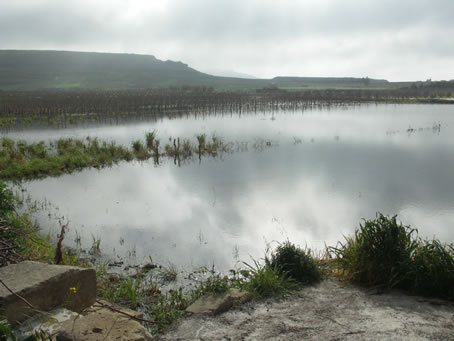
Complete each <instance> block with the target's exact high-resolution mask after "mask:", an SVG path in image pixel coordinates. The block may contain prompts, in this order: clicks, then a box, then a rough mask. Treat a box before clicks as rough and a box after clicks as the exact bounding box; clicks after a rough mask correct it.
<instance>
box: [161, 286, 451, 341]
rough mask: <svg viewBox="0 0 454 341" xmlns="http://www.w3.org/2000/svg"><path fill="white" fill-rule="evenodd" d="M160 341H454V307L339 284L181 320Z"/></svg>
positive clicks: (400, 294) (399, 294)
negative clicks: (218, 313)
mask: <svg viewBox="0 0 454 341" xmlns="http://www.w3.org/2000/svg"><path fill="white" fill-rule="evenodd" d="M160 339H161V340H454V304H453V303H452V302H451V303H450V302H446V301H442V300H434V299H427V298H422V297H419V296H409V295H407V294H403V293H400V292H396V291H392V292H386V293H380V292H378V291H377V290H370V289H364V288H359V287H356V286H353V285H351V284H348V283H344V282H339V281H336V280H326V281H324V282H322V283H321V284H319V285H316V286H313V287H307V288H303V289H302V290H300V291H299V292H298V293H297V294H296V295H292V296H287V297H282V298H272V299H267V300H262V301H254V302H250V303H248V304H245V305H243V306H239V307H236V308H233V309H231V310H230V311H228V312H226V313H224V314H221V315H218V316H209V315H193V316H190V317H187V318H184V319H182V320H181V321H180V322H178V323H177V324H176V325H175V326H173V327H172V328H171V329H170V330H169V331H168V332H167V333H166V334H164V335H161V336H160Z"/></svg>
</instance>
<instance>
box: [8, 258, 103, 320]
mask: <svg viewBox="0 0 454 341" xmlns="http://www.w3.org/2000/svg"><path fill="white" fill-rule="evenodd" d="M0 279H1V280H2V281H3V282H4V283H5V284H6V285H7V286H8V287H9V288H10V289H11V290H12V291H13V292H15V293H16V294H18V295H20V296H21V297H23V298H25V299H26V300H27V301H28V302H30V303H31V304H32V305H33V306H34V307H36V308H37V309H38V310H40V311H50V310H52V309H55V308H59V307H64V308H67V309H69V310H72V311H75V312H81V311H82V310H83V309H85V308H87V307H89V306H91V305H92V304H93V303H94V302H95V299H96V272H95V270H94V269H85V268H79V267H74V266H63V265H50V264H44V263H39V262H32V261H26V262H22V263H19V264H13V265H9V266H6V267H2V268H0ZM36 313H37V312H36V311H35V310H34V309H32V308H30V307H29V306H28V305H27V304H26V303H25V302H24V301H23V300H21V299H20V298H18V297H17V296H16V295H14V294H12V293H11V292H10V291H8V290H7V289H6V288H5V287H4V286H3V285H1V284H0V316H3V317H6V319H7V320H8V321H9V322H10V323H11V324H13V325H14V324H17V323H18V322H21V321H24V320H26V319H27V318H29V317H30V316H33V315H35V314H36Z"/></svg>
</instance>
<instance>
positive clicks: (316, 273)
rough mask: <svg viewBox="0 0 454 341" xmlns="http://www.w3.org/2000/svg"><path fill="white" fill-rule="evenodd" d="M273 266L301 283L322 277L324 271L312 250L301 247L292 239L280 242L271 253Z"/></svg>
mask: <svg viewBox="0 0 454 341" xmlns="http://www.w3.org/2000/svg"><path fill="white" fill-rule="evenodd" d="M271 267H272V268H277V269H279V270H280V272H281V273H285V274H286V275H287V276H288V277H289V278H292V279H294V280H296V281H298V282H301V283H314V282H318V281H320V279H321V278H322V271H321V270H320V267H319V265H318V263H317V261H316V260H315V259H314V258H313V257H312V256H311V253H310V250H306V251H305V250H303V249H300V248H299V247H296V246H295V245H294V244H292V243H290V241H286V242H285V243H283V244H280V245H279V246H278V247H277V248H276V250H275V251H274V252H273V253H272V254H271Z"/></svg>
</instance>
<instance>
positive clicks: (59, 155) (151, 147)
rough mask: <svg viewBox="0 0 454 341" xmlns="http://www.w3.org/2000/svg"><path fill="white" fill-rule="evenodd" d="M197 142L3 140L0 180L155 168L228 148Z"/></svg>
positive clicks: (209, 140) (203, 138) (215, 141)
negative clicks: (125, 166)
mask: <svg viewBox="0 0 454 341" xmlns="http://www.w3.org/2000/svg"><path fill="white" fill-rule="evenodd" d="M196 138H197V141H196V142H195V141H194V142H193V141H190V140H187V139H181V140H180V139H179V138H178V139H173V140H172V139H169V140H168V142H167V143H166V144H162V143H161V141H160V140H159V139H158V138H157V136H156V133H155V132H150V133H147V134H146V135H145V138H144V139H143V140H136V141H133V142H132V143H131V147H130V148H127V147H123V146H120V145H117V144H116V143H115V142H107V141H100V140H98V139H97V138H90V137H87V138H85V139H73V138H66V139H58V140H56V141H51V142H44V141H41V142H37V143H27V142H25V141H14V140H12V139H9V138H6V137H3V138H2V139H1V141H0V179H3V180H22V179H34V178H41V177H46V176H55V175H60V174H63V173H71V172H73V171H76V170H80V169H83V168H87V167H95V168H101V167H106V166H111V165H113V164H115V163H118V162H120V161H132V160H139V161H143V160H148V159H150V158H153V160H154V162H155V163H157V164H159V162H160V160H161V159H162V158H163V157H167V158H171V159H174V160H175V162H176V161H178V162H181V161H184V160H187V159H190V158H193V157H199V158H201V157H202V156H211V157H215V156H217V155H218V153H222V152H227V151H229V149H230V146H229V145H228V144H226V143H224V142H223V141H222V140H221V138H219V137H218V136H216V135H213V136H211V137H208V136H207V135H205V134H201V135H198V136H197V137H196Z"/></svg>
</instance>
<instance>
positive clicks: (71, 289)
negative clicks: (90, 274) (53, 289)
mask: <svg viewBox="0 0 454 341" xmlns="http://www.w3.org/2000/svg"><path fill="white" fill-rule="evenodd" d="M69 291H71V292H72V293H74V294H75V293H76V292H77V290H76V288H75V287H72V288H69Z"/></svg>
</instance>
